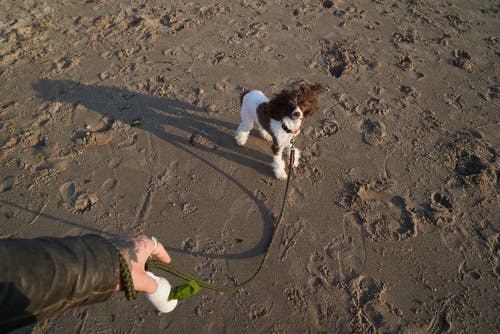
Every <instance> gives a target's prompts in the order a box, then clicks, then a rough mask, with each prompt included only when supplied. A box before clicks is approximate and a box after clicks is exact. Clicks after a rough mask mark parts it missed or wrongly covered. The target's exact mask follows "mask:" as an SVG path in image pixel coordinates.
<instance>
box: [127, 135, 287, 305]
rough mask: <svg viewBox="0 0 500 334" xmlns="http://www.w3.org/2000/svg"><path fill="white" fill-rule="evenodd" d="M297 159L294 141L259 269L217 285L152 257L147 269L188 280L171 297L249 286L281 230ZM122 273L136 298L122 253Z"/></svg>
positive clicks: (129, 298)
mask: <svg viewBox="0 0 500 334" xmlns="http://www.w3.org/2000/svg"><path fill="white" fill-rule="evenodd" d="M294 160H295V148H294V146H293V142H292V143H291V146H290V161H289V167H288V177H287V181H286V187H285V194H284V196H283V203H282V204H281V210H280V214H279V216H278V219H277V220H276V229H275V230H274V233H273V236H272V238H271V242H270V243H269V246H268V247H267V249H266V252H265V254H264V256H263V257H262V260H261V261H260V264H259V266H258V267H257V270H256V271H255V273H254V274H253V275H252V276H250V277H249V278H248V279H247V280H246V281H244V282H243V283H241V284H238V285H235V286H220V285H215V284H210V283H207V282H205V281H202V280H200V279H198V278H196V277H194V276H192V275H190V274H188V273H185V272H183V271H182V270H179V269H177V268H175V267H174V266H172V265H170V264H166V263H165V262H162V261H159V260H154V259H152V258H150V259H148V260H147V261H146V267H145V269H146V271H152V269H160V270H163V271H166V272H168V273H170V274H171V275H173V276H176V277H178V278H181V279H183V280H185V281H188V283H187V284H183V285H180V286H176V287H174V288H172V290H171V293H170V297H169V300H170V299H183V298H185V297H189V296H192V295H194V294H196V293H197V292H198V291H199V290H200V287H202V288H205V289H209V290H213V291H218V292H236V291H238V290H240V289H242V288H244V287H245V286H247V285H248V284H249V283H250V282H252V281H253V280H254V279H255V278H256V277H257V276H258V275H259V274H260V272H261V271H262V269H263V268H264V264H265V263H266V261H267V258H268V257H269V254H270V250H271V248H272V246H273V244H274V242H275V239H276V235H277V232H278V230H279V227H280V225H281V222H282V220H283V215H284V212H285V205H286V200H287V197H288V189H289V187H290V180H291V178H292V166H293V163H294ZM120 275H121V279H122V282H123V284H122V286H123V290H124V291H125V296H126V297H127V299H128V300H134V299H135V297H136V291H135V289H134V283H133V282H132V275H131V274H130V270H129V268H128V265H127V264H126V262H125V258H124V257H123V256H121V254H120Z"/></svg>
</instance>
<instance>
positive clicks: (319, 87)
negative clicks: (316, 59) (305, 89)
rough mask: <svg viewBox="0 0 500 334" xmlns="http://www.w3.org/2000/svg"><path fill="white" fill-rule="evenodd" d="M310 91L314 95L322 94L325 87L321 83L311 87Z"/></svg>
mask: <svg viewBox="0 0 500 334" xmlns="http://www.w3.org/2000/svg"><path fill="white" fill-rule="evenodd" d="M309 90H310V91H311V92H314V93H321V91H322V90H323V86H322V85H321V84H319V83H317V84H315V85H311V86H309Z"/></svg>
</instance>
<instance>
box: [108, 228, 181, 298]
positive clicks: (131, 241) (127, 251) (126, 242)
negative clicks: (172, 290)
mask: <svg viewBox="0 0 500 334" xmlns="http://www.w3.org/2000/svg"><path fill="white" fill-rule="evenodd" d="M111 241H112V242H113V243H114V244H115V245H116V246H117V247H118V250H119V251H120V252H121V253H122V254H123V256H124V257H125V260H127V263H128V266H129V268H130V273H131V274H132V281H133V282H134V288H135V290H137V291H142V292H145V293H153V292H155V291H156V289H157V287H158V284H157V283H156V281H155V280H154V279H152V278H151V277H149V276H148V275H146V270H145V269H144V266H145V264H146V261H147V260H148V258H149V257H150V256H152V255H153V256H155V257H157V258H158V259H159V260H160V261H163V262H165V263H170V261H171V260H170V256H169V255H168V253H167V251H166V250H165V248H164V247H163V245H162V244H161V243H160V242H158V246H157V247H156V249H155V242H154V241H153V240H152V239H150V238H148V237H146V236H145V235H139V236H137V237H128V236H117V237H114V238H111ZM120 290H121V284H120V283H118V285H117V286H116V291H120Z"/></svg>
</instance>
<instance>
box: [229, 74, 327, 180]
mask: <svg viewBox="0 0 500 334" xmlns="http://www.w3.org/2000/svg"><path fill="white" fill-rule="evenodd" d="M322 89H323V87H322V86H321V85H320V84H315V85H305V84H303V85H301V86H300V88H299V89H294V90H283V91H281V92H280V93H278V94H276V95H275V96H274V97H273V99H272V100H269V99H268V98H267V97H266V96H265V95H264V94H263V93H262V92H261V91H258V90H251V91H243V92H242V93H241V94H240V101H241V124H240V126H239V127H238V130H237V131H236V137H235V138H236V142H237V143H238V145H245V143H246V142H247V139H248V134H249V132H250V130H251V129H252V128H253V127H254V125H256V127H257V129H258V130H259V132H260V134H261V136H262V137H263V138H264V139H265V140H268V141H272V142H273V145H272V150H273V153H274V159H273V170H274V175H275V176H276V178H278V179H285V178H286V177H287V174H286V172H285V163H284V162H283V159H282V155H283V149H284V148H286V149H287V153H288V154H290V141H291V139H292V138H294V137H295V136H297V135H298V133H299V132H300V127H301V126H302V123H303V121H304V119H306V118H309V117H311V116H312V115H314V114H315V113H316V112H317V111H318V103H317V95H318V93H319V92H321V90H322ZM295 152H296V153H295V157H296V158H295V162H294V166H295V167H296V166H297V165H298V162H299V153H300V152H299V151H298V150H297V149H296V150H295Z"/></svg>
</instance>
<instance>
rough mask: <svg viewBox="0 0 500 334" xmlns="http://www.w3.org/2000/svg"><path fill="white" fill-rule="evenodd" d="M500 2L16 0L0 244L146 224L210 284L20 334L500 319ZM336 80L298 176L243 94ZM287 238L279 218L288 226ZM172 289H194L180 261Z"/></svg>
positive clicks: (80, 313)
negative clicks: (165, 307)
mask: <svg viewBox="0 0 500 334" xmlns="http://www.w3.org/2000/svg"><path fill="white" fill-rule="evenodd" d="M499 12H500V5H499V4H498V2H497V1H489V0H484V1H466V0H455V1H424V0H401V1H396V0H360V1H348V0H333V1H328V0H327V1H312V0H305V1H253V0H241V1H225V2H212V1H195V2H185V1H170V2H164V1H144V2H130V1H110V0H95V1H92V0H87V1H67V0H57V1H49V2H40V1H32V0H26V1H1V2H0V237H2V238H6V237H23V238H31V237H37V236H74V235H82V234H87V233H96V234H100V235H104V236H107V235H110V234H114V233H118V234H137V233H146V234H148V235H154V236H156V237H157V238H158V239H159V240H160V241H161V242H162V243H163V244H164V245H165V246H166V248H167V250H168V252H169V254H170V255H171V257H172V260H173V262H172V264H173V265H175V266H176V267H178V268H181V269H182V270H184V271H186V272H188V273H191V274H193V275H195V276H197V277H200V278H201V279H203V280H207V281H209V282H212V283H217V284H219V285H229V286H231V285H234V284H236V283H238V282H243V281H245V280H246V279H247V278H248V277H250V276H251V275H252V274H253V272H254V271H255V270H256V269H257V266H258V264H259V262H260V260H261V258H262V256H263V255H264V252H265V250H266V248H267V246H268V244H269V242H270V240H271V238H272V237H273V235H274V234H275V236H274V237H275V238H276V239H275V244H274V247H273V248H272V249H271V250H270V252H271V253H270V256H269V260H268V261H267V263H266V265H265V267H264V269H263V271H262V272H261V273H260V274H259V275H258V276H257V278H256V279H255V280H254V281H253V282H252V283H251V284H249V285H248V286H247V287H245V288H244V289H242V290H241V291H239V292H236V293H219V292H212V291H209V290H205V289H204V290H202V291H201V292H200V293H199V294H198V295H196V296H193V297H190V298H188V299H185V300H183V301H181V302H180V303H179V305H178V306H177V308H176V309H175V310H174V311H173V312H172V313H169V314H163V315H158V314H157V312H156V311H155V310H154V308H153V306H152V305H151V304H150V303H149V302H148V301H147V299H146V298H145V297H144V295H140V296H139V298H138V299H137V300H136V301H134V302H128V301H127V300H126V299H125V297H124V295H123V294H121V293H120V294H116V295H114V296H113V297H112V298H110V299H109V300H108V301H107V302H105V303H102V304H98V305H92V306H85V307H81V308H77V309H73V310H70V311H67V312H65V313H64V314H62V315H60V316H58V317H57V318H54V319H52V320H50V321H47V322H44V323H39V324H37V325H36V326H34V327H28V328H24V329H21V330H19V331H18V333H30V332H32V333H433V334H437V333H498V332H499V330H500V329H499V328H500V321H499V317H498V315H499V314H500V307H499V300H498V292H499V279H500V257H499V256H500V235H499V229H500V209H499V208H500V205H499V204H500V203H499V189H500V181H499V178H500V163H499V159H498V157H497V154H498V149H499V147H500V103H499V101H498V97H499V94H500V82H499V56H500V46H499V44H498V38H499V32H500V24H499V22H500V21H499V16H500V13H499ZM304 82H305V83H309V84H314V83H320V84H321V85H323V87H324V91H323V92H322V93H321V95H320V96H319V111H318V113H317V114H316V115H315V116H314V117H313V118H311V119H309V120H307V122H306V123H305V124H304V127H303V130H302V133H301V135H300V136H299V137H298V139H297V142H296V146H297V147H298V148H299V149H301V151H302V157H301V159H300V165H299V167H298V168H296V169H295V170H294V171H293V173H292V180H291V185H290V190H289V195H288V199H287V202H286V207H285V216H284V220H283V223H282V225H281V227H280V228H279V229H278V230H277V231H275V223H276V217H277V216H278V214H279V211H280V208H281V203H282V201H283V195H284V191H285V184H286V182H285V181H281V180H277V179H275V178H274V176H273V172H272V167H271V162H272V150H271V147H270V144H269V143H268V142H266V141H264V140H263V139H262V138H260V136H259V135H258V133H257V132H255V133H252V134H251V136H250V138H249V140H248V143H247V145H246V146H244V147H239V146H238V145H237V144H236V142H235V140H234V132H235V130H236V128H237V127H238V124H239V121H240V115H239V107H240V100H239V94H240V92H241V91H243V90H244V89H259V90H261V91H263V92H264V93H265V94H266V95H268V96H269V97H272V96H273V95H274V94H276V93H278V92H280V91H281V90H282V89H289V88H293V87H297V86H298V85H300V84H301V83H304ZM275 232H276V233H275ZM157 274H159V275H162V276H165V277H166V278H167V279H168V280H169V281H170V282H171V283H172V284H174V285H176V284H180V283H183V282H182V281H181V280H179V279H177V278H175V277H172V276H169V275H168V274H166V273H162V272H157Z"/></svg>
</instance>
